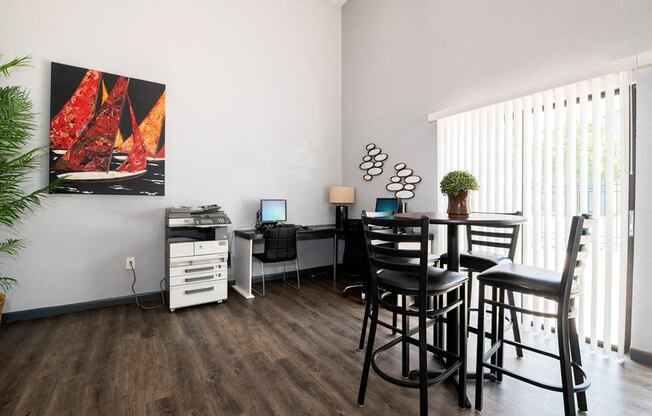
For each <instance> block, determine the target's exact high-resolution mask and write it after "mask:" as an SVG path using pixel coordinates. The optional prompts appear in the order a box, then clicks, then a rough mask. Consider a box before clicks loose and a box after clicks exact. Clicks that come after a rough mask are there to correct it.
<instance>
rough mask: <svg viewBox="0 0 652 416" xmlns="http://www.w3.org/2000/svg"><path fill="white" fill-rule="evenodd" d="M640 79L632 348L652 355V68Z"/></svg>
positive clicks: (638, 84) (641, 72)
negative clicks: (651, 272) (651, 162)
mask: <svg viewBox="0 0 652 416" xmlns="http://www.w3.org/2000/svg"><path fill="white" fill-rule="evenodd" d="M635 80H636V93H637V100H636V115H637V119H636V133H637V140H636V161H637V164H636V229H635V243H634V282H633V288H632V289H633V290H632V293H633V305H632V348H636V349H637V350H640V351H646V352H649V353H652V325H650V321H648V319H650V316H652V278H651V277H650V270H652V258H651V257H650V255H649V252H648V250H647V249H648V248H649V247H652V196H651V195H650V189H652V165H651V164H650V163H649V161H650V160H652V68H648V69H646V70H642V71H638V72H637V73H636V75H635Z"/></svg>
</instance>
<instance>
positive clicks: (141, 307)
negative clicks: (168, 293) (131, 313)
mask: <svg viewBox="0 0 652 416" xmlns="http://www.w3.org/2000/svg"><path fill="white" fill-rule="evenodd" d="M129 266H131V273H132V274H133V275H134V280H133V282H131V291H132V292H133V294H134V298H135V299H136V306H138V308H140V309H142V310H145V311H149V310H152V309H158V308H161V307H163V306H165V293H164V289H163V282H164V281H165V278H163V279H161V281H160V282H159V285H158V286H159V288H161V304H160V305H152V306H145V305H141V304H140V302H139V301H138V294H137V293H136V267H135V266H134V262H133V261H130V262H129Z"/></svg>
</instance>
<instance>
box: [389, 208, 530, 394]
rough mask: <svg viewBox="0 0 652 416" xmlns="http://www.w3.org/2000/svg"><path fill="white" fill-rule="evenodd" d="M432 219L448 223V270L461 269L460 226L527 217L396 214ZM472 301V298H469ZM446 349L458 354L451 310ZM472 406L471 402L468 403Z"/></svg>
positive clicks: (497, 223) (498, 223)
mask: <svg viewBox="0 0 652 416" xmlns="http://www.w3.org/2000/svg"><path fill="white" fill-rule="evenodd" d="M424 215H425V216H426V217H428V218H429V219H430V224H437V225H446V227H447V229H448V238H447V246H448V247H447V252H448V262H447V267H448V270H453V271H456V272H459V271H460V243H459V226H460V225H464V226H466V225H475V226H479V227H496V226H506V225H516V224H521V223H524V222H525V220H526V219H525V217H523V216H521V215H511V214H471V215H468V216H453V215H448V214H447V213H445V212H409V213H405V214H396V215H395V217H396V218H409V219H420V218H421V217H423V216H424ZM454 301H455V294H454V293H452V292H451V293H449V294H448V302H454ZM468 301H469V302H471V300H470V299H469V300H468ZM446 321H447V322H448V324H447V325H446V351H448V352H450V353H453V354H457V349H458V345H457V336H456V335H455V328H456V327H457V325H458V321H457V315H456V313H455V312H450V313H448V314H447V315H446ZM468 406H469V407H470V406H471V403H470V402H469V403H468Z"/></svg>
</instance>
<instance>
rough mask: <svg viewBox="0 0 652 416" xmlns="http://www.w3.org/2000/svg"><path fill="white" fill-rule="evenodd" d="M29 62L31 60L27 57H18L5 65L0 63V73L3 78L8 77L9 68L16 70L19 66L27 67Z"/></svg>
mask: <svg viewBox="0 0 652 416" xmlns="http://www.w3.org/2000/svg"><path fill="white" fill-rule="evenodd" d="M0 59H2V54H0ZM30 61H31V58H30V57H29V56H20V57H16V58H14V59H12V60H11V61H9V62H6V63H4V64H3V63H0V72H1V73H2V75H4V76H6V77H7V76H9V70H10V69H11V68H17V67H21V66H29V63H30Z"/></svg>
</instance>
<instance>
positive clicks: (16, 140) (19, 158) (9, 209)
mask: <svg viewBox="0 0 652 416" xmlns="http://www.w3.org/2000/svg"><path fill="white" fill-rule="evenodd" d="M28 64H29V57H21V58H16V59H13V60H11V61H8V62H4V60H3V59H2V55H1V54H0V76H3V77H8V76H9V71H10V69H12V68H16V67H20V66H27V65H28ZM33 130H34V113H32V100H31V99H30V97H29V93H28V92H27V91H26V90H25V89H24V88H21V87H18V86H3V87H0V225H2V226H4V227H7V228H12V227H13V226H14V225H15V224H16V223H17V222H18V221H20V220H21V218H22V217H23V215H24V214H26V213H28V212H29V211H31V210H32V209H33V208H34V206H36V205H39V204H40V201H41V198H42V197H43V196H44V195H45V194H47V193H49V192H50V190H51V189H53V188H55V187H57V186H58V185H59V183H58V182H54V183H52V184H50V185H48V186H45V187H42V188H39V189H36V190H33V191H27V190H25V189H26V187H27V185H28V182H29V177H30V173H32V172H33V171H35V170H36V169H38V167H39V162H40V159H41V156H42V155H43V152H44V150H45V147H37V148H32V149H29V150H26V149H25V146H26V145H27V143H28V142H29V141H30V139H31V138H32V131H33ZM23 246H24V243H23V241H22V240H20V239H16V238H9V239H5V240H0V254H1V255H6V256H16V255H18V253H19V252H20V249H21V248H23ZM14 284H16V279H14V278H11V277H8V276H3V275H2V274H0V320H1V319H2V309H3V306H4V303H5V298H6V294H7V293H8V292H9V291H10V290H11V288H12V287H13V286H14Z"/></svg>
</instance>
